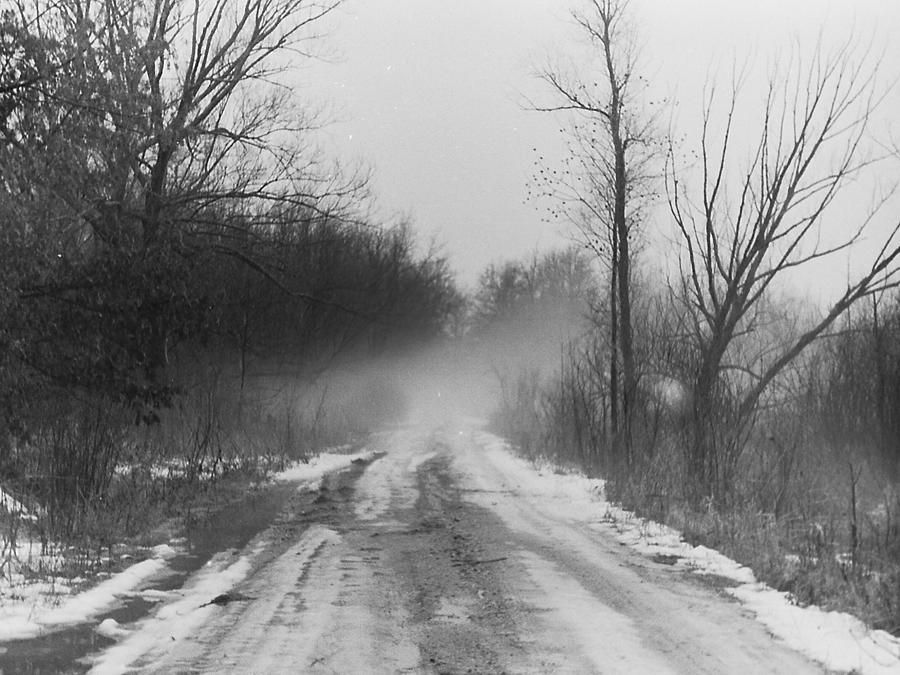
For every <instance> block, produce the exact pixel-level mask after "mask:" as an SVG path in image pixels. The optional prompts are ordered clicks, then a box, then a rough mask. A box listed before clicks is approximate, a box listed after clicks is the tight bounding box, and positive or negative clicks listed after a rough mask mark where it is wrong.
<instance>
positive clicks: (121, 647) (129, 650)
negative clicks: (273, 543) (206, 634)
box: [91, 547, 262, 673]
mask: <svg viewBox="0 0 900 675" xmlns="http://www.w3.org/2000/svg"><path fill="white" fill-rule="evenodd" d="M261 551H262V548H261V547H256V548H254V549H253V550H251V552H250V553H248V554H246V555H243V556H240V557H238V559H237V560H235V556H234V555H233V553H232V552H228V551H226V552H222V553H218V554H216V555H215V556H213V558H212V559H210V561H209V562H208V563H207V564H206V565H205V566H204V567H203V569H202V570H200V571H199V572H198V573H197V574H195V575H194V576H193V577H191V579H190V580H189V582H188V583H187V584H185V587H184V588H183V589H182V591H181V593H180V594H179V596H178V598H177V599H176V600H174V601H172V602H168V603H166V604H164V605H162V606H160V607H159V608H158V609H157V611H156V612H155V613H154V614H153V615H152V616H150V617H148V618H147V619H145V620H144V621H140V622H138V623H137V625H136V626H135V627H134V628H133V629H131V630H128V631H124V630H122V629H120V632H119V634H120V635H125V636H127V637H125V639H124V640H123V641H122V642H120V643H119V644H117V645H115V646H113V647H111V648H110V649H108V650H106V651H105V652H103V653H102V654H101V656H100V657H99V658H98V660H97V661H96V662H95V663H94V667H93V668H92V669H91V672H92V673H124V672H127V671H128V670H129V669H130V668H129V666H130V664H131V663H132V662H134V661H135V660H136V659H137V658H138V657H140V656H141V655H142V654H144V653H146V652H147V651H149V650H150V649H151V648H152V647H153V646H154V645H157V644H161V643H162V644H164V643H165V642H166V640H171V641H175V642H177V641H180V640H184V639H185V638H187V637H189V636H190V635H191V634H192V633H193V632H194V631H195V630H196V629H197V627H198V626H200V625H202V624H203V623H204V622H205V621H206V620H207V619H208V617H209V615H210V614H211V613H212V612H213V611H214V609H215V606H214V605H205V606H203V605H204V603H207V602H209V601H210V600H211V599H212V598H214V597H216V596H217V595H220V594H222V593H225V592H227V591H229V590H231V589H232V588H234V586H235V585H237V584H238V583H240V582H241V581H243V580H244V579H245V578H246V576H247V574H248V573H249V572H250V570H251V569H252V563H253V561H254V559H255V558H256V556H258V555H259V553H261Z"/></svg>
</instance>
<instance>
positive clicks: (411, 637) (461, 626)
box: [131, 428, 821, 673]
mask: <svg viewBox="0 0 900 675" xmlns="http://www.w3.org/2000/svg"><path fill="white" fill-rule="evenodd" d="M378 443H379V446H380V447H379V448H378V449H379V450H381V451H383V452H384V453H385V454H384V455H382V456H380V457H379V458H378V459H376V460H375V461H373V462H372V463H371V464H369V465H368V466H366V467H365V469H364V470H363V471H356V472H355V473H352V474H343V475H339V476H336V477H333V478H332V479H330V480H329V481H328V482H327V483H326V485H324V486H323V489H322V490H321V492H320V494H319V497H318V498H317V499H316V501H315V503H314V504H313V505H312V506H310V505H309V500H308V499H307V500H306V502H303V501H301V500H298V501H297V503H296V504H294V506H293V508H292V509H288V510H287V511H286V512H285V514H284V515H283V517H282V518H281V519H280V520H279V522H278V524H277V525H276V526H275V527H274V528H273V529H271V530H270V531H269V532H268V533H267V534H266V536H265V538H264V540H262V541H260V542H257V543H256V544H255V546H257V550H258V551H259V550H260V549H261V553H260V555H258V556H257V557H256V558H255V561H256V562H255V563H254V569H253V570H252V572H251V573H250V574H249V576H248V577H247V580H246V581H245V582H244V583H242V584H241V585H240V586H239V587H238V588H236V589H235V592H234V593H231V594H230V595H229V597H228V598H223V599H221V600H220V602H221V605H213V606H210V607H207V608H204V609H203V610H202V611H204V612H206V615H205V618H204V620H203V623H202V624H201V625H199V626H198V628H197V630H196V631H195V632H194V634H192V635H190V636H188V637H186V638H183V639H182V638H179V639H174V638H173V639H166V640H160V641H159V642H158V643H157V644H154V645H153V646H152V648H150V649H149V650H147V651H146V653H144V655H143V656H142V657H141V658H140V659H139V660H138V661H136V662H134V663H132V664H131V666H132V667H137V669H139V670H140V671H143V672H164V673H172V672H185V673H193V672H216V673H221V672H230V673H276V672H285V673H301V672H303V673H305V672H309V673H394V672H398V673H403V672H407V673H421V672H423V673H505V672H512V673H594V672H596V673H669V672H673V673H764V672H771V673H776V672H777V673H806V672H821V670H820V669H818V668H817V667H816V666H815V665H814V664H812V663H810V662H809V661H807V660H805V659H804V658H803V657H801V656H799V655H798V654H796V653H794V652H792V651H790V650H788V649H787V648H785V647H784V646H782V645H780V644H779V643H777V642H776V641H774V640H773V639H772V638H771V637H770V636H769V635H767V634H766V632H765V630H764V629H763V628H762V626H760V625H759V624H758V623H756V622H755V621H754V620H753V619H752V618H750V617H749V616H747V615H746V614H745V613H744V612H743V611H742V609H741V607H740V605H739V604H738V603H737V602H735V601H734V600H730V599H728V598H727V597H725V596H724V595H723V594H722V593H720V592H718V591H717V590H716V588H715V587H714V585H711V584H708V583H704V582H701V581H699V580H698V579H697V578H696V575H693V576H692V575H689V574H686V573H684V572H679V571H676V570H675V569H673V568H672V567H671V566H669V565H666V564H664V563H662V562H655V561H653V560H652V559H650V558H647V557H645V556H641V555H639V554H637V553H635V552H633V551H632V550H631V549H629V548H627V547H625V546H622V545H620V544H619V543H617V542H616V541H615V539H614V538H613V537H611V536H610V535H608V534H604V533H603V531H602V530H598V529H597V528H593V527H588V526H586V525H585V524H584V523H583V522H578V521H577V519H570V518H567V517H566V516H565V515H564V514H560V513H557V512H555V511H554V512H546V511H542V510H541V509H540V508H539V507H538V506H537V505H536V504H535V503H533V502H531V501H529V500H528V499H526V498H525V497H524V496H523V495H521V494H520V493H519V491H518V489H517V486H516V485H514V484H512V483H511V482H510V481H508V480H507V478H506V477H505V476H504V475H503V473H502V471H501V469H500V467H498V466H497V465H495V464H494V463H492V462H491V460H490V457H489V455H488V454H486V453H484V452H483V451H482V448H480V446H479V444H478V443H477V441H476V437H475V436H474V435H473V433H472V432H471V431H470V430H467V429H463V430H460V429H455V428H444V429H442V430H437V431H434V430H424V429H406V430H401V431H398V432H396V433H392V434H388V435H385V436H384V437H382V438H381V439H380V440H379V442H378Z"/></svg>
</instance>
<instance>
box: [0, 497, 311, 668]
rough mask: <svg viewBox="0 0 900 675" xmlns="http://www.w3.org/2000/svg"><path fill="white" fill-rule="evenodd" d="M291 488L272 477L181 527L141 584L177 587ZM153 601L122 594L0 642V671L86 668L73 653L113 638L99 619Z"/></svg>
mask: <svg viewBox="0 0 900 675" xmlns="http://www.w3.org/2000/svg"><path fill="white" fill-rule="evenodd" d="M296 491H297V485H296V484H295V483H277V484H274V485H271V486H268V487H266V488H265V489H263V490H260V491H258V492H254V493H252V494H251V495H249V496H248V497H246V498H245V499H243V500H241V501H240V502H236V503H233V504H229V505H227V506H225V507H223V508H221V509H219V510H218V511H216V512H215V513H213V514H211V515H209V516H207V517H204V518H203V519H202V520H199V521H197V522H195V523H194V524H192V525H191V526H190V527H189V528H188V529H187V532H186V538H187V541H186V542H185V546H186V549H185V550H184V551H183V552H180V553H179V554H178V555H176V556H175V557H173V558H171V559H169V560H168V561H167V562H168V567H169V570H170V573H169V574H167V575H165V576H162V577H160V578H158V579H155V580H153V581H151V582H150V584H149V585H147V586H142V587H141V590H144V589H153V590H157V591H173V590H177V589H179V588H181V586H182V585H183V584H184V582H185V580H186V579H187V577H188V576H189V575H190V574H191V573H193V572H195V571H196V570H198V569H200V568H201V567H202V566H203V565H204V564H206V562H207V561H208V560H209V559H210V558H211V557H212V556H213V555H214V554H215V553H217V552H219V551H223V550H228V549H236V550H240V549H242V548H243V547H244V546H246V544H247V543H248V542H249V541H250V540H251V539H253V537H255V536H256V535H257V534H259V533H260V532H262V531H263V530H265V529H266V528H267V527H269V526H270V525H272V524H273V523H274V522H275V519H276V518H277V517H278V515H279V514H280V513H281V511H282V510H283V508H284V506H285V505H286V504H287V502H288V500H289V499H290V497H291V496H292V495H296V494H297V492H296ZM306 496H307V497H308V500H309V501H312V500H313V499H314V498H315V494H309V495H306ZM156 604H157V603H155V602H151V601H148V600H145V599H143V598H141V597H140V596H134V597H128V598H126V599H123V600H122V605H121V606H119V607H117V608H115V609H113V610H110V611H108V612H106V613H103V614H101V615H98V616H97V617H96V618H95V619H93V620H91V621H90V622H88V623H87V624H80V625H75V626H72V627H69V628H65V629H63V630H60V631H56V632H53V633H50V634H48V635H45V636H42V637H37V638H31V639H28V640H14V641H10V642H5V643H0V675H2V674H3V673H26V674H30V675H44V674H49V673H84V672H87V671H88V670H89V669H90V666H89V665H88V664H87V663H83V662H79V659H84V658H85V657H86V656H88V655H89V654H92V653H95V652H98V651H100V650H103V649H105V648H106V647H108V646H110V645H112V644H114V643H115V640H112V639H110V638H106V637H103V636H100V635H98V634H97V633H96V632H95V630H94V629H95V627H96V626H97V625H98V624H99V623H100V622H101V621H103V620H104V619H107V618H112V619H115V620H116V621H117V622H119V623H120V624H129V623H132V622H134V621H137V620H139V619H141V618H143V617H145V616H147V615H148V614H149V613H150V611H151V609H152V608H153V607H154V606H156Z"/></svg>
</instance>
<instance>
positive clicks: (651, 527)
mask: <svg viewBox="0 0 900 675" xmlns="http://www.w3.org/2000/svg"><path fill="white" fill-rule="evenodd" d="M473 438H474V440H475V442H476V443H477V444H478V445H479V446H481V448H482V449H483V452H484V453H485V454H486V455H487V456H488V458H489V460H490V461H491V462H492V463H493V464H494V465H495V466H496V467H498V469H499V470H500V471H501V473H502V474H503V475H504V476H505V477H506V480H507V482H508V487H509V489H511V490H512V491H514V492H516V493H518V494H519V495H521V496H522V497H525V498H526V499H528V500H529V501H530V502H532V504H535V505H536V508H538V509H540V510H541V511H544V512H548V513H552V514H553V515H555V516H558V517H561V518H565V519H567V520H569V521H571V522H580V523H584V524H586V525H588V526H589V527H592V528H595V529H598V530H605V531H610V530H612V531H613V532H614V533H615V534H616V535H617V537H618V539H619V541H621V542H622V543H625V544H627V545H629V546H631V547H633V548H634V549H636V550H637V551H639V552H641V553H643V554H645V555H648V556H651V557H652V556H657V555H663V556H677V557H678V558H679V560H678V562H677V564H676V567H681V568H683V569H689V570H691V571H693V572H695V573H698V574H711V575H717V576H722V577H725V578H728V579H731V580H733V581H734V582H736V583H737V584H738V585H737V586H736V587H735V588H731V589H728V592H730V593H731V594H732V595H733V596H734V597H736V598H737V599H739V600H740V601H741V602H742V603H743V604H744V606H746V607H747V608H748V609H750V610H752V611H753V612H754V613H755V614H756V617H757V620H758V621H760V622H761V623H762V624H763V625H765V626H766V627H767V628H768V629H769V630H770V631H771V632H772V633H773V634H774V635H775V636H777V637H778V638H780V639H782V640H783V641H784V642H785V643H787V644H788V645H789V646H790V647H792V648H793V649H795V650H797V651H799V652H801V653H803V654H805V655H806V656H808V657H809V658H811V659H813V660H815V661H818V662H819V663H821V664H822V665H824V666H825V667H826V668H827V669H829V670H833V671H837V672H856V673H860V674H861V675H887V674H888V673H898V672H900V639H898V638H895V637H894V636H892V635H890V634H889V633H887V632H886V631H880V630H869V629H867V628H866V627H865V626H864V625H863V624H862V622H860V621H859V620H858V619H857V618H855V617H853V616H851V615H849V614H846V613H843V612H826V611H823V610H822V609H820V608H818V607H815V606H813V607H798V606H796V605H794V604H792V603H791V601H790V598H789V597H788V595H787V594H786V593H780V592H778V591H775V590H773V589H771V588H769V587H768V586H766V585H765V584H761V583H759V582H757V580H756V578H755V577H754V575H753V572H752V571H751V570H750V569H748V568H747V567H744V566H742V565H740V564H738V563H737V562H735V561H734V560H731V559H730V558H728V557H726V556H724V555H722V554H721V553H719V552H718V551H714V550H712V549H709V548H706V547H705V546H691V545H690V544H688V543H687V542H685V541H683V540H682V538H681V535H680V533H678V532H677V531H676V530H673V529H672V528H670V527H667V526H665V525H661V524H659V523H655V522H653V521H649V520H645V519H643V518H639V517H638V516H636V515H635V514H634V513H632V512H630V511H626V510H624V509H622V508H620V507H618V506H616V505H614V504H612V503H610V502H608V501H606V499H605V496H604V489H603V487H604V486H603V481H602V480H596V479H589V478H586V477H584V476H582V475H579V474H575V473H563V472H560V471H559V470H557V469H554V468H552V467H550V466H549V465H546V466H540V465H538V466H535V465H533V464H531V463H530V462H528V461H527V460H524V459H522V458H520V457H517V456H515V455H514V454H513V453H512V451H511V450H510V448H509V446H508V444H507V443H506V442H505V441H504V440H503V439H501V438H498V437H496V436H494V435H492V434H489V433H485V432H475V433H474V435H473ZM533 564H536V563H534V562H533V561H532V565H533ZM544 572H546V570H544ZM536 576H538V577H539V576H540V575H536ZM563 604H564V603H563ZM560 611H561V610H560ZM580 616H586V614H580Z"/></svg>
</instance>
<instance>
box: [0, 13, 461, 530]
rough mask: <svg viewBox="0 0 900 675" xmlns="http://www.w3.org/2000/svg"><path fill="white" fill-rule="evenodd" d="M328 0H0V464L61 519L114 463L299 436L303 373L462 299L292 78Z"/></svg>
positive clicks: (66, 524) (260, 446) (212, 463)
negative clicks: (329, 135)
mask: <svg viewBox="0 0 900 675" xmlns="http://www.w3.org/2000/svg"><path fill="white" fill-rule="evenodd" d="M336 5H337V3H318V2H310V1H309V0H276V1H275V2H269V1H259V2H257V1H251V2H248V3H243V4H241V5H240V6H235V5H233V3H231V2H228V1H227V0H212V1H211V2H204V3H188V2H183V0H150V1H149V2H131V1H128V0H121V1H119V0H111V1H109V2H101V3H97V2H90V1H89V0H63V1H62V2H42V1H40V0H38V1H37V2H24V0H23V1H22V2H15V3H7V5H6V6H5V8H4V9H3V10H2V12H0V237H2V244H0V256H2V260H0V397H2V398H0V482H2V485H3V488H4V489H5V490H8V491H13V492H14V493H16V494H17V495H18V496H19V497H21V500H22V501H24V502H26V503H33V504H34V505H35V507H36V508H37V507H43V508H47V509H49V510H50V512H51V517H50V518H49V521H48V522H50V521H52V527H51V529H53V530H54V532H55V533H56V534H57V535H62V536H65V535H68V534H71V533H72V529H73V528H74V527H76V525H77V523H78V522H81V520H79V519H80V516H79V514H81V513H85V512H91V511H92V510H94V509H95V508H96V509H99V508H101V506H102V504H104V503H107V502H109V500H110V499H111V498H112V497H111V490H112V491H115V489H118V488H116V487H115V485H114V483H116V480H115V475H114V474H115V472H116V471H121V468H122V466H123V462H124V463H125V464H126V465H128V466H132V467H135V466H139V465H140V466H149V465H150V464H152V463H153V462H157V463H158V462H161V461H167V460H168V459H169V458H171V457H175V456H177V457H179V458H180V460H181V461H183V463H184V464H185V470H184V472H183V474H182V475H184V476H186V477H187V478H186V480H189V481H190V480H194V479H195V478H196V477H197V476H198V475H199V474H200V473H202V472H203V471H221V470H222V467H223V466H224V465H225V464H227V463H228V462H232V463H240V462H243V461H245V460H246V459H247V458H248V457H251V458H252V457H257V456H265V455H269V454H271V453H273V452H276V451H277V453H280V456H281V457H284V456H286V455H290V456H294V457H296V456H301V455H302V454H303V453H304V452H307V451H308V450H309V448H308V445H306V443H305V441H311V440H312V439H311V438H310V437H309V434H313V433H319V434H321V429H320V428H319V427H321V422H322V416H323V412H322V409H323V406H324V405H325V403H324V402H323V401H319V404H318V407H317V408H316V409H315V410H313V412H308V410H307V408H305V407H303V406H304V405H306V404H308V401H306V403H304V402H303V401H302V400H301V399H302V398H303V391H304V390H305V389H309V388H310V387H311V386H312V385H311V383H313V382H315V379H316V378H317V377H319V376H321V374H322V373H323V372H324V371H325V370H326V369H327V368H329V367H330V366H332V365H333V364H335V363H336V362H339V361H342V360H343V361H347V360H350V359H353V358H361V357H369V356H372V355H378V354H384V353H386V352H389V351H390V350H392V349H399V348H403V347H408V346H410V345H415V344H421V343H424V342H426V341H428V340H430V339H432V338H434V337H435V336H438V335H441V334H442V332H443V331H444V329H445V327H446V323H447V321H448V317H449V315H450V314H451V313H452V312H453V311H455V307H457V306H458V305H459V303H460V300H459V295H458V293H457V291H456V290H455V287H454V285H453V281H452V277H451V275H450V272H449V270H448V267H447V265H446V262H445V261H444V259H443V258H441V257H440V256H439V255H436V254H431V253H428V254H424V255H423V254H421V253H419V252H417V246H416V243H415V242H414V240H413V238H412V236H411V234H410V231H409V229H408V227H407V226H405V225H404V224H402V223H398V224H394V225H391V226H386V225H385V224H382V223H379V222H377V221H375V220H374V219H373V218H372V217H371V216H369V215H368V209H369V205H370V196H369V195H368V192H367V177H366V176H365V174H364V173H362V172H359V171H355V172H347V171H346V170H343V169H342V168H341V167H340V166H338V165H337V164H335V163H333V162H330V161H327V160H326V159H325V158H324V157H323V155H322V154H321V152H319V151H318V150H317V149H316V146H315V144H314V141H313V132H314V129H315V128H316V126H317V125H318V124H319V121H318V120H317V119H316V118H315V115H314V114H313V113H312V112H311V109H310V107H309V106H308V105H306V106H305V105H304V104H302V103H301V102H299V101H298V99H297V97H295V96H294V95H293V93H292V86H294V84H295V83H294V82H293V81H292V78H295V77H296V70H295V68H294V67H293V66H294V65H296V61H297V60H298V59H302V58H304V57H303V56H301V55H302V54H310V53H312V50H313V49H314V48H315V44H316V43H315V37H316V31H317V30H318V28H317V26H318V25H319V24H320V23H321V21H322V20H323V19H324V18H325V17H326V16H327V15H328V14H329V12H331V11H332V10H333V9H334V7H335V6H336ZM263 380H266V381H267V382H268V384H267V385H265V386H263V385H262V384H260V382H261V381H263ZM275 381H277V383H276V384H273V382H275ZM288 389H289V390H290V392H291V393H290V395H288V394H287V393H286V391H287V390H288ZM317 396H320V397H321V396H324V394H322V395H320V394H317ZM304 415H305V416H306V417H305V418H304ZM303 434H306V436H303ZM118 482H119V483H122V481H118ZM133 484H134V485H135V486H139V485H140V484H141V481H139V480H137V478H136V479H135V480H134V481H133ZM119 487H121V485H120V486H119ZM136 489H137V488H136ZM140 489H144V488H140ZM131 496H134V495H133V494H132V495H131ZM123 499H124V497H123ZM31 500H33V502H32V501H31ZM88 520H89V519H88Z"/></svg>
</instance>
